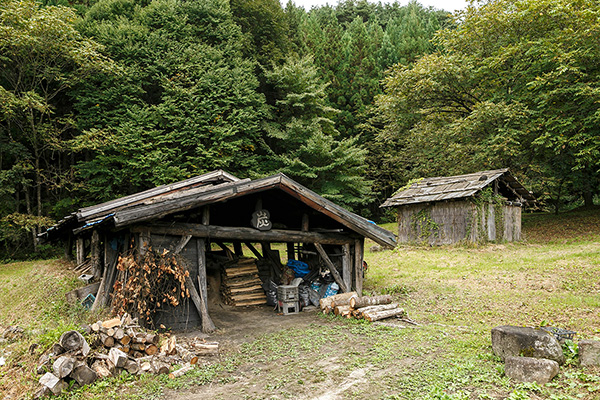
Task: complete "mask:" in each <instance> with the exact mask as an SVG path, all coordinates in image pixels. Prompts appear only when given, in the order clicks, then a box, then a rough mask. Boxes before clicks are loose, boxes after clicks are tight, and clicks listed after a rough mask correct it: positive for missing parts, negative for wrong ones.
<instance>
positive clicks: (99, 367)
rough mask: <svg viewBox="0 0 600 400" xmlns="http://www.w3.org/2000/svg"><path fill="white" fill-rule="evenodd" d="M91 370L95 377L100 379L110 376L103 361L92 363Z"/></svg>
mask: <svg viewBox="0 0 600 400" xmlns="http://www.w3.org/2000/svg"><path fill="white" fill-rule="evenodd" d="M92 370H94V372H95V373H96V375H97V377H98V378H100V379H104V378H108V377H110V376H112V374H111V373H110V371H109V369H108V366H107V365H106V362H105V361H103V360H98V361H94V363H93V364H92Z"/></svg>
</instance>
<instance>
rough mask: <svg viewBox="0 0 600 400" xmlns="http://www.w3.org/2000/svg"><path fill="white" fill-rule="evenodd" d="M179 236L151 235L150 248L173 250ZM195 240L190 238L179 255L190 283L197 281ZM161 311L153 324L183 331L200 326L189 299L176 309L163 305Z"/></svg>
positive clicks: (198, 317)
mask: <svg viewBox="0 0 600 400" xmlns="http://www.w3.org/2000/svg"><path fill="white" fill-rule="evenodd" d="M180 240H181V236H169V235H151V246H152V248H153V249H154V250H156V251H159V252H162V250H163V249H168V250H173V249H174V248H175V247H176V246H177V244H178V243H179V242H180ZM196 240H197V239H195V238H192V239H191V240H190V241H189V242H188V243H187V244H186V245H185V247H184V248H183V249H182V250H181V252H180V253H179V254H180V255H181V257H182V258H183V259H185V261H186V264H187V265H186V266H187V267H188V270H189V271H190V278H191V279H192V282H197V280H198V250H197V246H196ZM161 308H163V310H162V311H161V312H158V313H157V314H156V317H155V319H154V324H155V325H156V326H160V324H164V325H165V326H168V327H170V328H173V329H177V330H184V329H192V328H196V327H198V326H200V323H201V319H200V315H199V314H198V311H197V310H196V307H195V306H194V303H192V300H191V299H187V301H183V302H182V303H181V304H180V305H178V306H177V307H172V306H170V305H164V306H162V307H161Z"/></svg>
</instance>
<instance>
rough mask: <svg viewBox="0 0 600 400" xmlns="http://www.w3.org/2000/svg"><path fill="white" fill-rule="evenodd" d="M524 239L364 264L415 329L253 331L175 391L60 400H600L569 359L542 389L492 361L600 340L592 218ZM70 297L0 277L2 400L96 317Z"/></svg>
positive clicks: (26, 279)
mask: <svg viewBox="0 0 600 400" xmlns="http://www.w3.org/2000/svg"><path fill="white" fill-rule="evenodd" d="M387 227H388V228H389V229H392V230H393V229H394V227H393V226H387ZM523 229H524V234H525V236H526V241H524V242H523V243H518V244H489V245H485V246H474V245H469V246H444V247H435V248H432V247H399V248H397V249H395V250H390V251H381V252H373V253H372V252H367V253H366V255H365V258H366V260H367V262H368V264H369V270H368V272H367V276H366V287H365V290H366V291H367V292H372V293H390V294H394V295H395V296H397V298H398V300H399V301H400V302H401V303H402V304H403V306H404V307H405V309H406V310H407V311H408V314H409V316H410V317H411V318H412V319H413V320H415V321H417V322H418V323H419V325H418V326H414V325H410V324H403V323H398V322H389V321H386V322H383V323H376V324H367V323H364V322H360V321H351V320H345V319H338V318H332V317H328V316H323V315H319V316H317V315H315V317H314V321H313V322H310V323H309V324H303V325H301V326H300V325H294V323H289V324H288V323H282V325H281V330H279V331H277V332H275V333H268V334H264V333H261V332H260V331H254V332H252V334H250V335H249V337H248V338H247V340H245V341H243V342H242V343H240V344H239V345H237V346H233V347H230V348H229V350H228V351H227V352H225V353H224V354H222V355H221V356H220V357H219V358H218V359H216V360H214V361H213V362H211V363H208V364H206V365H204V366H202V367H199V368H196V369H195V370H194V371H193V373H192V374H190V375H187V376H184V377H182V378H179V379H177V380H169V379H167V378H166V377H164V376H163V377H144V378H137V377H131V376H128V375H123V376H121V377H118V378H114V379H111V380H109V381H105V382H102V383H98V384H96V385H94V386H92V387H90V388H86V389H79V390H77V391H75V392H73V393H71V394H69V395H66V396H64V397H65V398H81V399H92V398H97V399H108V398H132V399H134V398H144V399H150V398H174V399H190V398H191V399H194V398H198V399H201V398H215V399H219V398H220V399H234V398H235V399H238V398H239V399H264V398H273V399H283V398H319V399H338V398H339V399H415V400H416V399H439V400H458V399H460V400H462V399H512V400H517V399H551V400H561V399H562V400H566V399H590V400H591V399H600V369H593V368H586V369H582V368H579V367H578V366H577V365H576V357H574V354H572V353H571V354H568V355H569V360H570V361H571V363H570V364H569V365H567V366H564V367H563V368H562V369H561V373H560V374H559V376H558V377H557V378H555V379H554V380H553V381H552V382H551V383H550V384H548V385H545V386H539V385H536V384H518V383H514V382H511V381H510V380H509V379H508V378H506V377H505V376H504V375H503V364H502V363H501V362H500V361H499V359H498V358H497V357H495V356H494V355H493V354H492V351H491V345H490V330H491V328H493V327H494V326H497V325H504V324H511V325H528V326H537V325H546V324H547V325H553V326H558V327H562V328H568V329H572V330H575V331H577V332H578V334H577V339H582V338H600V313H599V311H600V280H599V279H598V272H599V271H600V269H599V267H600V211H599V210H592V211H577V212H572V213H568V214H562V215H558V216H554V215H541V214H540V215H535V214H529V215H525V216H524V228H523ZM367 247H369V246H367ZM73 284H74V282H73V279H72V276H71V274H69V273H68V272H66V271H65V268H64V266H62V265H61V264H60V263H58V262H54V261H51V262H37V263H35V262H34V263H16V264H7V265H2V266H0V327H5V326H7V325H10V324H15V323H18V324H19V325H21V326H22V327H24V328H25V332H26V335H25V337H24V338H21V340H19V341H16V342H12V343H11V342H4V343H0V355H2V354H7V353H10V354H9V355H8V357H7V359H8V361H9V363H8V366H7V367H0V393H4V394H5V396H6V395H9V394H10V393H13V395H15V396H19V395H22V394H23V393H25V392H27V391H31V390H33V388H34V387H35V384H34V383H35V379H36V376H35V374H34V373H33V368H32V367H31V366H30V364H29V363H33V364H34V363H35V359H36V358H37V357H38V356H39V353H40V351H41V350H39V351H38V352H37V353H36V352H34V354H33V355H30V354H29V353H28V351H27V349H28V348H29V346H30V345H31V344H32V343H40V344H41V346H40V349H41V348H43V346H44V345H45V346H48V345H49V344H50V343H51V341H52V340H53V339H54V338H55V337H56V335H57V334H58V333H59V332H60V329H63V328H65V327H68V326H74V325H75V324H76V323H77V322H78V321H84V322H85V321H86V320H95V319H96V318H97V317H98V316H89V315H87V314H85V313H84V312H83V311H82V310H79V309H73V308H71V307H70V306H68V305H66V304H65V303H64V301H63V300H62V299H63V293H64V292H65V291H66V290H68V289H69V288H71V287H72V286H73ZM567 353H568V352H567ZM32 382H33V383H32ZM14 398H18V397H14Z"/></svg>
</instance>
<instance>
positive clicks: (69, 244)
mask: <svg viewBox="0 0 600 400" xmlns="http://www.w3.org/2000/svg"><path fill="white" fill-rule="evenodd" d="M64 244H65V256H64V257H65V260H67V261H72V260H73V235H72V234H69V235H68V237H67V239H66V240H65V243H64Z"/></svg>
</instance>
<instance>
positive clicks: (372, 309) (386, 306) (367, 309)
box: [356, 303, 400, 318]
mask: <svg viewBox="0 0 600 400" xmlns="http://www.w3.org/2000/svg"><path fill="white" fill-rule="evenodd" d="M398 307H400V305H399V304H398V303H391V304H379V305H376V306H368V307H363V308H358V309H356V312H357V314H358V318H363V312H366V313H369V312H379V311H385V310H393V309H394V308H398Z"/></svg>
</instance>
